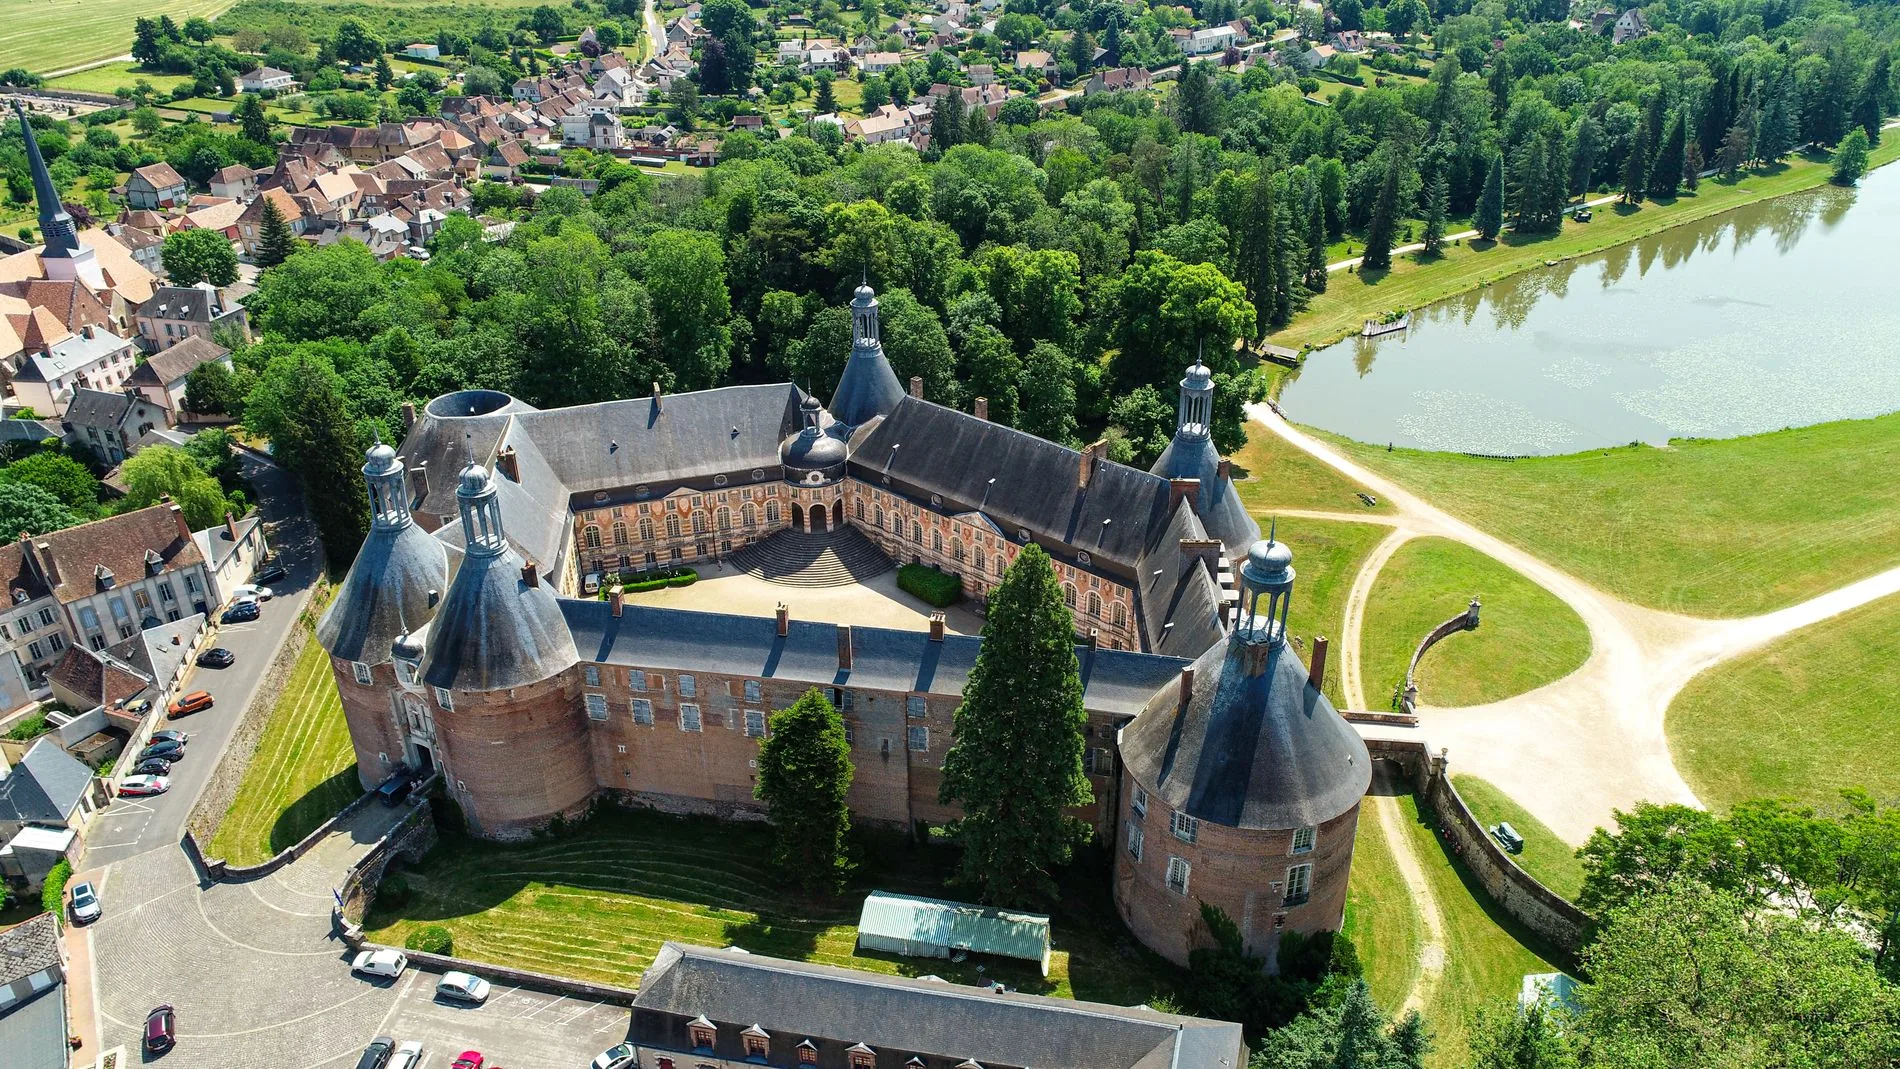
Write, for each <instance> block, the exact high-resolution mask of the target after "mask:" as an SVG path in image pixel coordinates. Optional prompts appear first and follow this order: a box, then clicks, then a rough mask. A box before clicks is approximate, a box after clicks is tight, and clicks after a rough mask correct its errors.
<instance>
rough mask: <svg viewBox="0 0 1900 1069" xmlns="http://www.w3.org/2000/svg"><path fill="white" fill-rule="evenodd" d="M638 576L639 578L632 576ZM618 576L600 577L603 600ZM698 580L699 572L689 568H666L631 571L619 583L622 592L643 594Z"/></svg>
mask: <svg viewBox="0 0 1900 1069" xmlns="http://www.w3.org/2000/svg"><path fill="white" fill-rule="evenodd" d="M632 576H639V577H640V578H632ZM617 580H618V577H616V576H613V575H606V576H602V577H601V582H600V596H601V599H602V600H603V601H604V600H606V598H607V595H608V594H610V593H612V591H613V588H614V585H615V583H616V582H617ZM697 582H699V573H698V572H696V571H694V570H693V569H691V568H666V569H663V570H661V571H657V572H633V573H630V577H629V578H628V580H627V581H626V582H621V583H619V586H620V589H621V592H622V593H626V594H643V593H645V592H647V591H649V590H659V589H661V588H662V587H669V586H692V585H693V584H694V583H697Z"/></svg>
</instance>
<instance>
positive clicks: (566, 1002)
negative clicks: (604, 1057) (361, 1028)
mask: <svg viewBox="0 0 1900 1069" xmlns="http://www.w3.org/2000/svg"><path fill="white" fill-rule="evenodd" d="M440 978H441V977H440V974H437V973H431V972H423V971H421V970H419V969H413V968H412V969H410V970H409V971H408V972H406V973H404V974H403V976H402V978H401V979H400V980H399V981H397V983H396V985H395V987H396V989H397V991H398V992H399V993H398V995H397V998H396V1001H395V1004H394V1005H393V1006H391V1007H390V1011H389V1018H388V1020H387V1021H386V1022H385V1023H384V1025H383V1030H382V1032H381V1033H380V1034H382V1035H387V1036H390V1037H391V1038H393V1039H395V1040H396V1041H398V1042H401V1041H403V1040H409V1039H414V1040H420V1041H421V1042H422V1052H423V1058H422V1066H423V1067H424V1069H448V1064H449V1062H451V1061H453V1060H454V1058H455V1056H456V1055H457V1054H460V1053H461V1052H463V1051H465V1050H475V1051H480V1052H481V1054H482V1057H483V1058H485V1059H486V1061H487V1065H488V1066H489V1067H491V1069H492V1067H494V1066H497V1065H499V1066H502V1067H503V1069H539V1067H543V1066H545V1067H547V1069H569V1067H571V1069H586V1067H587V1065H588V1063H589V1062H590V1061H592V1060H593V1057H594V1055H596V1054H599V1053H600V1052H601V1051H603V1050H606V1049H607V1048H608V1047H611V1046H613V1045H614V1044H616V1043H618V1042H620V1041H621V1040H623V1039H625V1038H626V1035H627V1024H628V1011H627V1009H626V1007H624V1006H610V1005H606V1004H604V1003H600V1002H592V1001H588V1000H585V999H573V998H567V997H565V996H561V995H549V994H545V993H543V992H539V991H526V990H523V989H520V988H515V987H506V986H503V985H501V984H496V985H495V988H494V990H493V992H491V993H490V994H489V996H488V1002H487V1003H486V1004H484V1005H481V1006H464V1005H462V1004H461V1003H457V1002H449V1001H446V1000H442V999H437V998H436V997H435V982H436V981H437V980H438V979H440ZM346 1064H347V1063H346Z"/></svg>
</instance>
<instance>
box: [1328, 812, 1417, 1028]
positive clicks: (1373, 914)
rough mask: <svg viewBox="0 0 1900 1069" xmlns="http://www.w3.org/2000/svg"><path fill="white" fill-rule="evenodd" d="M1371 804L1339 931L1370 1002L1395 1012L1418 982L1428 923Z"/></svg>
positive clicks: (1362, 817) (1363, 817)
mask: <svg viewBox="0 0 1900 1069" xmlns="http://www.w3.org/2000/svg"><path fill="white" fill-rule="evenodd" d="M1373 804H1374V803H1373V800H1372V799H1371V798H1367V799H1366V801H1365V803H1364V804H1363V805H1362V806H1361V807H1360V809H1359V833H1358V835H1356V836H1355V837H1354V839H1353V844H1352V877H1351V880H1350V882H1348V883H1347V885H1346V922H1345V924H1343V925H1341V930H1342V931H1344V932H1345V933H1346V938H1348V939H1351V940H1352V945H1353V948H1354V949H1355V950H1357V951H1358V952H1359V960H1360V961H1361V962H1362V963H1363V964H1364V965H1365V969H1366V985H1367V986H1368V987H1370V988H1372V1000H1373V1001H1374V1002H1377V1003H1378V1004H1379V1008H1380V1009H1382V1010H1384V1011H1386V1012H1387V1013H1397V1012H1398V1010H1399V1007H1401V1006H1403V1005H1404V1004H1405V998H1406V996H1407V995H1408V994H1410V993H1411V991H1412V985H1413V984H1414V983H1416V982H1417V981H1418V974H1419V971H1420V958H1419V955H1420V953H1421V952H1422V951H1423V949H1424V945H1425V924H1424V922H1423V921H1421V920H1420V919H1419V916H1418V909H1417V908H1416V907H1415V906H1414V905H1413V898H1412V896H1413V893H1414V892H1413V890H1412V888H1411V887H1410V886H1409V885H1407V884H1406V882H1405V876H1404V874H1403V873H1401V872H1399V866H1398V862H1397V861H1395V860H1394V859H1393V857H1392V844H1391V843H1389V842H1387V841H1386V837H1385V831H1384V829H1383V828H1382V827H1381V826H1380V824H1379V815H1378V814H1377V813H1376V812H1374V811H1373V808H1372V807H1373Z"/></svg>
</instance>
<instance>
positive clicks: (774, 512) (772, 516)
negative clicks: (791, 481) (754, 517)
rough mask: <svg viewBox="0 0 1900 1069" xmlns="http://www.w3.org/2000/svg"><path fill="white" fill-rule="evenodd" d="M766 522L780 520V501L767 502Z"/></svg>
mask: <svg viewBox="0 0 1900 1069" xmlns="http://www.w3.org/2000/svg"><path fill="white" fill-rule="evenodd" d="M765 522H766V523H777V522H778V502H776V501H767V502H766V503H765Z"/></svg>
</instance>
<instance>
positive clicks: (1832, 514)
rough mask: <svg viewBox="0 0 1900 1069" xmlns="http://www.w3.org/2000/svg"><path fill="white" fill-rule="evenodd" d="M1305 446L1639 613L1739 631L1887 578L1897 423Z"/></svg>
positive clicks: (1896, 539)
mask: <svg viewBox="0 0 1900 1069" xmlns="http://www.w3.org/2000/svg"><path fill="white" fill-rule="evenodd" d="M1892 140H1894V141H1895V142H1900V138H1893V139H1892ZM1315 433H1319V434H1320V435H1321V436H1322V437H1326V438H1327V439H1328V440H1330V441H1332V442H1334V443H1335V444H1338V445H1339V446H1341V447H1342V448H1343V449H1344V450H1345V451H1346V452H1347V453H1349V454H1350V455H1351V456H1352V457H1353V458H1354V459H1356V460H1358V461H1359V462H1361V463H1363V464H1365V465H1366V466H1367V467H1370V468H1374V469H1376V470H1378V471H1380V472H1382V473H1383V474H1385V475H1387V476H1390V477H1391V478H1393V479H1394V480H1396V481H1397V482H1400V483H1403V484H1404V485H1405V486H1407V487H1409V488H1411V489H1413V490H1415V491H1417V492H1418V493H1420V494H1421V495H1423V496H1424V497H1426V498H1428V499H1430V500H1431V502H1432V503H1433V504H1435V505H1437V506H1439V507H1440V508H1443V509H1445V510H1446V511H1448V512H1451V513H1454V514H1456V515H1458V516H1460V517H1462V518H1464V519H1466V520H1469V521H1470V522H1472V523H1474V524H1476V525H1478V526H1479V527H1482V528H1484V529H1486V530H1488V531H1490V532H1491V533H1492V534H1495V535H1497V536H1499V537H1500V538H1503V539H1504V540H1506V541H1508V542H1511V543H1513V544H1515V545H1517V546H1520V547H1522V548H1523V549H1525V550H1526V551H1528V552H1531V553H1535V554H1537V555H1538V556H1539V557H1541V558H1543V559H1544V560H1547V561H1549V562H1550V563H1552V564H1554V565H1556V566H1557V567H1559V568H1563V569H1564V570H1566V571H1568V572H1570V573H1571V574H1573V575H1576V576H1577V577H1579V578H1581V579H1583V580H1585V581H1586V582H1589V583H1591V584H1593V585H1595V586H1597V587H1598V588H1600V589H1602V590H1604V591H1606V592H1608V593H1611V594H1614V595H1616V596H1617V597H1620V598H1623V599H1625V600H1627V601H1631V602H1634V603H1636V604H1638V605H1647V606H1649V607H1651V608H1656V609H1664V610H1669V611H1674V612H1684V613H1690V614H1693V615H1698V616H1746V615H1752V614H1755V613H1761V612H1767V611H1769V610H1772V609H1777V608H1780V607H1782V606H1785V605H1789V604H1792V603H1794V602H1797V601H1801V600H1804V599H1806V598H1811V597H1814V596H1815V595H1817V594H1820V593H1823V592H1825V591H1828V590H1831V589H1834V588H1835V587H1838V586H1841V585H1843V584H1845V583H1849V582H1852V581H1854V580H1856V579H1861V578H1865V577H1866V576H1868V575H1872V574H1874V573H1875V572H1878V571H1882V570H1884V569H1886V568H1889V567H1892V566H1893V565H1894V564H1896V563H1900V480H1896V479H1895V478H1894V477H1893V471H1892V467H1893V465H1892V460H1891V458H1892V456H1893V453H1894V445H1895V443H1896V442H1897V441H1900V415H1888V416H1881V417H1878V418H1876V419H1867V420H1843V421H1839V422H1835V423H1822V424H1817V425H1815V426H1812V427H1801V428H1796V429H1792V430H1782V431H1775V432H1772V433H1769V434H1759V435H1754V436H1751V437H1746V438H1724V439H1679V440H1677V441H1675V442H1672V443H1670V446H1669V447H1668V448H1663V449H1658V448H1654V447H1650V446H1640V445H1639V446H1624V447H1620V448H1616V449H1593V450H1590V451H1588V452H1584V453H1572V454H1568V455H1565V456H1557V457H1534V458H1524V459H1519V460H1486V459H1480V458H1477V457H1469V456H1464V455H1461V454H1456V453H1428V452H1422V451H1419V450H1411V449H1399V450H1395V451H1392V452H1387V451H1386V450H1385V448H1384V447H1383V446H1372V445H1366V444H1363V443H1358V442H1352V441H1349V440H1346V439H1342V438H1339V437H1337V436H1331V435H1325V434H1324V433H1323V432H1315Z"/></svg>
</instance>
